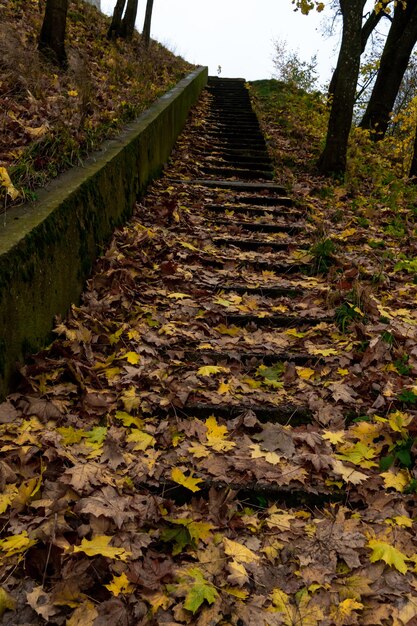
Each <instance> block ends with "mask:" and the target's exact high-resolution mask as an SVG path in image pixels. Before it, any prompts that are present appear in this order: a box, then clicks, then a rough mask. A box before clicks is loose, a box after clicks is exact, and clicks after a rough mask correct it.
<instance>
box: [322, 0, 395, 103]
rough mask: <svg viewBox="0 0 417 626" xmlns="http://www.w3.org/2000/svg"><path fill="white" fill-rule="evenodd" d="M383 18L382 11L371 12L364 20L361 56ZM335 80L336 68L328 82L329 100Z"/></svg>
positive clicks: (386, 1) (388, 0) (386, 2)
mask: <svg viewBox="0 0 417 626" xmlns="http://www.w3.org/2000/svg"><path fill="white" fill-rule="evenodd" d="M389 2H390V0H384V5H387V4H389ZM384 16H385V13H384V12H383V11H378V13H377V12H376V11H374V10H372V11H371V13H370V15H369V17H368V19H367V20H366V22H365V23H364V25H363V26H362V31H361V54H363V53H364V51H365V48H366V44H367V43H368V39H369V37H370V36H371V34H372V32H373V31H374V30H375V28H376V27H377V26H378V24H379V22H380V21H381V19H382V18H383V17H384ZM336 80H337V67H336V69H335V70H334V72H333V76H332V78H331V80H330V84H329V90H328V95H329V98H331V97H332V96H333V94H334V89H335V85H336Z"/></svg>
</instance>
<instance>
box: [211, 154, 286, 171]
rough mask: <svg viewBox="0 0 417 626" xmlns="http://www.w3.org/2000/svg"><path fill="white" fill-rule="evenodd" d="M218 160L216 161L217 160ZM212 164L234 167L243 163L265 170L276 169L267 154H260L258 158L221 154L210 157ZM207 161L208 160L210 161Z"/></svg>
mask: <svg viewBox="0 0 417 626" xmlns="http://www.w3.org/2000/svg"><path fill="white" fill-rule="evenodd" d="M216 158H217V159H218V160H217V161H215V159H216ZM209 159H210V161H211V162H214V164H215V165H219V164H224V163H225V162H226V163H232V164H233V165H236V164H240V165H242V164H243V163H245V164H248V166H257V167H259V168H261V167H264V168H265V169H272V170H273V169H274V167H273V163H272V161H271V160H270V159H268V158H267V155H266V154H262V153H261V154H259V155H256V156H251V155H239V154H221V153H219V154H218V155H217V156H211V157H209ZM209 159H207V160H209Z"/></svg>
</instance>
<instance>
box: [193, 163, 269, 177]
mask: <svg viewBox="0 0 417 626" xmlns="http://www.w3.org/2000/svg"><path fill="white" fill-rule="evenodd" d="M201 171H202V172H204V174H209V175H211V176H222V177H223V176H224V177H225V178H228V177H230V178H240V179H243V180H247V179H255V180H256V179H260V180H273V179H274V172H273V171H272V172H271V171H269V172H266V171H264V170H255V169H248V168H245V169H241V168H231V167H207V166H203V167H202V168H201Z"/></svg>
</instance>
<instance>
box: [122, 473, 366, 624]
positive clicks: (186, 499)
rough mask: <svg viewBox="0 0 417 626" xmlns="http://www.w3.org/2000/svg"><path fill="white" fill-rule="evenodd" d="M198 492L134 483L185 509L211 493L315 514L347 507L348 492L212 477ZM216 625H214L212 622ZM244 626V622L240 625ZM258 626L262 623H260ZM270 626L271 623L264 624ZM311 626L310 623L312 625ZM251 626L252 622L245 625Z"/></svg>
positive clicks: (167, 483) (248, 503)
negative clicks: (327, 508) (335, 506)
mask: <svg viewBox="0 0 417 626" xmlns="http://www.w3.org/2000/svg"><path fill="white" fill-rule="evenodd" d="M198 487H199V490H198V492H197V494H194V493H193V492H192V491H190V490H189V489H187V488H186V487H182V486H181V485H179V484H178V483H175V482H173V481H172V480H167V479H165V478H164V479H163V481H162V482H157V481H155V482H153V483H150V482H149V481H148V482H144V481H138V482H137V483H135V489H138V490H145V491H146V492H147V493H150V494H153V495H156V496H160V497H163V498H166V497H167V496H168V497H169V499H170V500H173V501H174V502H175V503H176V504H177V505H185V504H188V503H190V502H191V501H192V500H193V498H195V496H197V497H198V498H201V499H202V500H206V501H208V500H209V498H210V493H213V492H224V491H225V489H227V492H228V493H229V492H233V497H234V499H235V501H236V502H241V503H242V508H243V507H245V506H246V507H248V506H254V507H257V508H258V507H259V502H260V501H265V500H268V501H269V502H274V503H275V504H277V505H278V506H279V507H280V508H301V509H302V510H314V509H316V508H321V507H323V505H324V504H327V503H333V504H338V503H342V504H344V503H345V502H346V499H347V497H348V495H347V493H346V491H344V490H338V489H336V488H335V487H333V488H332V489H329V488H328V487H325V486H324V485H321V486H320V485H313V486H312V487H310V485H306V486H305V487H304V490H300V489H299V484H297V483H294V484H291V482H289V484H288V485H277V484H275V483H273V482H266V481H265V482H261V481H257V482H245V485H244V486H242V485H241V484H238V483H234V482H225V481H221V480H218V479H214V478H212V477H208V476H206V477H205V478H203V479H202V482H201V483H199V485H198ZM349 506H352V507H354V506H355V503H353V502H351V501H350V500H349ZM211 623H214V622H211ZM237 623H238V624H243V622H237ZM258 623H259V622H258ZM263 623H265V624H267V623H269V622H267V621H264V622H263ZM310 623H311V622H310ZM246 624H249V622H246Z"/></svg>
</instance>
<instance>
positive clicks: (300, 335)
mask: <svg viewBox="0 0 417 626" xmlns="http://www.w3.org/2000/svg"><path fill="white" fill-rule="evenodd" d="M285 334H286V335H289V336H290V337H297V339H302V338H303V337H305V336H306V333H300V332H299V331H298V330H297V329H296V328H288V329H287V330H286V331H285Z"/></svg>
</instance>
